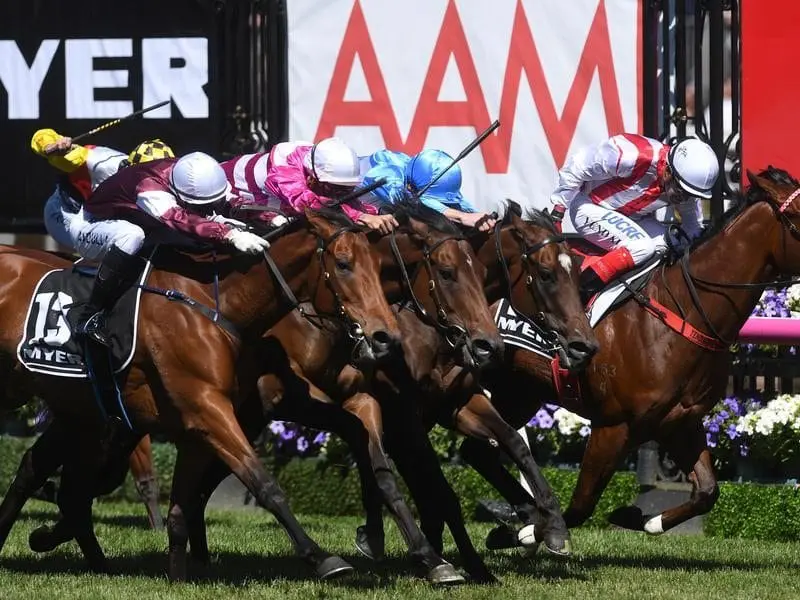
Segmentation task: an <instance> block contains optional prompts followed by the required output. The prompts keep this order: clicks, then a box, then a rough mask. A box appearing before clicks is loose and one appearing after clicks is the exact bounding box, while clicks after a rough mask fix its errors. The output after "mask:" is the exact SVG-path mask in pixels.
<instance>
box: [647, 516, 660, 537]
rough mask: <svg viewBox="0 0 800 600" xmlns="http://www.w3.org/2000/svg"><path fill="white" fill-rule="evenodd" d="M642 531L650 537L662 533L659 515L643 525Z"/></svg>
mask: <svg viewBox="0 0 800 600" xmlns="http://www.w3.org/2000/svg"><path fill="white" fill-rule="evenodd" d="M644 530H645V531H646V532H647V533H649V534H651V535H658V534H660V533H664V526H663V525H662V523H661V515H656V516H655V517H653V518H652V519H650V520H649V521H647V523H645V524H644Z"/></svg>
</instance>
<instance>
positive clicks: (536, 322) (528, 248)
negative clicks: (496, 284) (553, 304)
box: [494, 223, 566, 352]
mask: <svg viewBox="0 0 800 600" xmlns="http://www.w3.org/2000/svg"><path fill="white" fill-rule="evenodd" d="M501 234H502V228H501V226H500V224H499V223H498V224H497V225H495V228H494V244H495V250H496V251H497V262H499V263H500V266H501V270H502V272H503V279H505V281H506V287H507V289H508V302H509V304H510V305H511V308H513V309H514V312H515V313H517V314H518V315H521V316H525V313H524V312H522V311H521V310H519V309H518V308H517V307H516V306H515V305H514V300H513V295H512V287H513V285H512V282H511V274H510V273H509V270H508V262H507V261H506V257H505V255H504V254H503V243H502V240H501V239H500V236H501ZM565 239H566V238H565V237H564V236H563V235H553V236H549V237H546V238H545V239H543V240H542V241H541V242H537V243H535V244H531V245H527V244H526V243H525V241H524V240H519V246H520V264H522V265H523V270H524V271H525V272H526V273H527V275H526V277H525V287H526V288H527V289H528V293H529V294H530V295H531V296H533V297H534V298H535V295H534V288H533V282H534V277H533V275H532V274H531V271H530V261H531V256H532V255H533V254H535V253H536V252H539V250H541V249H542V248H544V247H546V246H549V245H550V244H560V243H561V242H563V241H564V240H565ZM530 320H531V325H533V326H534V328H535V329H536V333H537V334H538V335H540V336H541V337H542V339H545V340H549V342H550V344H551V346H550V347H549V348H547V350H549V351H553V352H555V351H557V350H559V349H560V348H561V342H560V341H559V339H558V333H556V332H555V331H553V330H552V329H550V328H549V327H548V326H547V319H546V318H545V314H544V312H543V311H539V312H537V313H536V314H534V315H533V316H531V317H530Z"/></svg>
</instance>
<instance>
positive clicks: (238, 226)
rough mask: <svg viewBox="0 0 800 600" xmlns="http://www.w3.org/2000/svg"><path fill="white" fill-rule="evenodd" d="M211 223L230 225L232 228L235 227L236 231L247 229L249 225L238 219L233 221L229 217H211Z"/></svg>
mask: <svg viewBox="0 0 800 600" xmlns="http://www.w3.org/2000/svg"><path fill="white" fill-rule="evenodd" d="M208 220H209V221H214V222H215V223H222V224H223V225H230V226H231V227H235V228H236V229H247V223H245V222H244V221H239V220H238V219H231V218H229V217H223V216H222V215H214V216H213V217H209V219H208Z"/></svg>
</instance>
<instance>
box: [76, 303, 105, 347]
mask: <svg viewBox="0 0 800 600" xmlns="http://www.w3.org/2000/svg"><path fill="white" fill-rule="evenodd" d="M104 326H105V313H104V312H103V311H98V312H96V313H94V314H93V315H92V316H91V317H89V318H88V319H86V322H85V323H84V324H83V325H81V326H80V328H79V330H78V331H79V334H80V335H81V336H82V337H85V338H87V339H90V340H92V341H94V342H97V343H98V344H100V345H102V346H109V347H110V346H111V342H110V341H109V339H108V338H107V337H106V336H105V334H104V333H103V331H102V330H103V328H104Z"/></svg>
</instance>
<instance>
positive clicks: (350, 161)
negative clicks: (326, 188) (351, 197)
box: [305, 138, 361, 186]
mask: <svg viewBox="0 0 800 600" xmlns="http://www.w3.org/2000/svg"><path fill="white" fill-rule="evenodd" d="M305 167H306V169H307V170H308V171H309V172H310V173H311V174H312V175H313V176H314V177H315V178H316V179H317V180H318V181H321V182H323V183H333V184H336V185H346V186H355V185H358V184H359V183H361V165H360V162H359V160H358V155H357V154H356V152H355V150H353V149H352V148H351V147H350V146H348V145H347V144H345V143H344V142H343V141H342V140H340V139H339V138H326V139H324V140H322V141H321V142H318V143H316V144H314V145H313V146H312V147H311V152H309V153H308V154H307V155H306V158H305Z"/></svg>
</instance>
